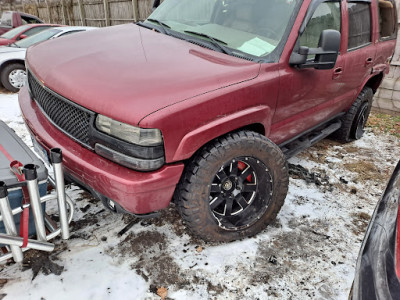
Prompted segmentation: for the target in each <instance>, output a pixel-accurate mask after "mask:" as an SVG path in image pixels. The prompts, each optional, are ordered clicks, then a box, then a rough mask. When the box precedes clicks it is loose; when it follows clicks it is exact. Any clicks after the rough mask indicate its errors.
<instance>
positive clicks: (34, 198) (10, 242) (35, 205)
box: [0, 148, 74, 262]
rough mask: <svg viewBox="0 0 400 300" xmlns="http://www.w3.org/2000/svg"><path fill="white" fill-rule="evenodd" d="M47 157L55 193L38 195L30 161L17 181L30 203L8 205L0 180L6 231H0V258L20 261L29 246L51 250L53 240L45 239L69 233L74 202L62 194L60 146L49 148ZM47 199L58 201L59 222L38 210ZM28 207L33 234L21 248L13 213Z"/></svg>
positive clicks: (66, 237) (33, 170)
mask: <svg viewBox="0 0 400 300" xmlns="http://www.w3.org/2000/svg"><path fill="white" fill-rule="evenodd" d="M50 159H51V163H52V167H53V170H54V179H53V178H52V177H51V176H49V177H48V182H49V183H50V184H51V185H53V187H54V188H55V189H56V194H55V195H46V196H43V197H40V195H39V187H38V180H37V171H36V166H35V165H33V164H27V165H25V166H24V168H23V172H24V175H25V181H24V182H22V183H20V184H19V186H20V187H22V186H25V185H26V186H27V189H28V192H29V199H30V203H27V204H23V205H21V207H17V208H14V209H11V207H10V202H9V199H8V188H9V187H7V185H6V184H5V183H4V182H3V181H0V213H1V215H0V221H3V223H4V227H5V230H6V234H4V233H0V243H2V244H5V245H7V246H6V248H7V250H8V251H7V252H6V253H4V254H2V255H1V256H0V262H1V261H5V260H8V259H10V258H13V259H14V261H15V262H21V261H22V260H23V252H24V251H26V250H29V249H36V250H41V251H47V252H51V251H53V250H54V244H53V243H50V242H49V240H51V239H53V238H55V237H56V236H58V235H60V234H61V238H62V239H64V240H66V239H68V238H69V237H70V232H69V223H70V222H71V221H72V217H73V212H74V205H73V202H72V200H71V199H70V198H69V197H68V195H66V194H65V184H64V173H63V167H62V151H61V149H59V148H53V149H51V150H50ZM51 200H57V203H58V211H59V218H60V221H59V223H60V224H59V226H57V224H56V223H55V222H54V221H53V220H52V219H51V218H50V217H49V216H48V215H47V214H46V213H44V212H43V211H42V203H44V202H47V201H51ZM67 206H68V209H67ZM29 207H31V208H32V213H33V218H34V223H35V229H36V237H37V238H36V239H28V241H27V244H26V247H24V248H22V245H23V244H24V238H23V237H20V236H19V235H18V233H17V227H16V224H15V222H14V215H17V214H20V213H22V212H23V211H24V209H25V208H29Z"/></svg>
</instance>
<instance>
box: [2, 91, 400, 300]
mask: <svg viewBox="0 0 400 300" xmlns="http://www.w3.org/2000/svg"><path fill="white" fill-rule="evenodd" d="M0 119H1V120H3V121H5V122H6V123H7V124H8V125H9V126H10V127H12V128H13V129H14V130H15V131H16V132H17V134H18V135H19V136H20V137H22V138H23V140H24V141H25V142H26V143H27V144H28V145H30V146H31V142H30V137H29V133H28V132H27V130H26V128H25V126H24V124H23V121H22V117H21V115H20V111H19V106H18V101H17V96H16V95H11V94H7V95H4V94H0ZM399 142H400V141H399V139H397V138H395V137H393V136H389V135H384V134H382V135H380V136H376V135H374V134H373V133H372V132H366V134H365V136H364V137H363V138H362V139H361V140H358V141H356V142H353V143H350V144H346V145H341V144H337V143H334V142H329V141H322V142H321V143H319V144H317V145H315V146H314V147H312V148H310V149H308V150H306V151H304V152H302V153H300V154H299V155H297V156H296V157H293V158H291V159H290V160H289V163H291V164H294V165H297V164H298V165H300V166H302V167H304V168H306V169H308V171H310V172H314V173H315V174H317V175H320V176H321V177H324V176H326V178H327V182H323V183H322V184H321V185H316V184H315V183H313V182H310V183H306V182H305V180H303V179H301V178H296V177H294V176H292V178H291V179H290V185H289V192H288V196H287V198H286V201H285V204H284V205H283V207H282V210H281V211H280V213H279V214H278V217H277V219H276V221H275V222H273V223H272V224H270V226H269V227H267V228H266V229H265V230H264V231H263V232H261V233H260V234H258V235H257V236H255V237H252V238H247V239H243V240H241V241H236V242H233V243H228V244H218V243H205V242H203V241H201V240H199V239H197V238H195V237H193V236H191V235H190V233H189V231H188V230H187V229H186V227H185V226H184V224H183V223H182V221H181V219H180V218H179V217H178V214H177V213H176V211H175V209H174V208H173V207H171V208H169V209H167V210H165V211H164V212H163V214H162V217H161V218H160V219H157V220H135V219H134V218H132V217H128V216H122V215H116V214H113V213H111V212H109V211H107V210H104V209H103V206H102V204H101V203H99V202H98V201H96V200H94V199H93V198H92V197H91V196H90V195H89V194H88V193H86V192H83V191H82V190H80V189H79V188H78V187H75V186H73V187H72V188H70V189H68V190H67V192H68V194H69V195H70V197H71V198H72V199H73V201H74V202H75V204H76V210H75V215H74V220H73V224H71V228H72V229H73V231H72V237H71V239H70V240H67V241H62V240H61V239H60V238H57V239H55V240H54V242H55V245H56V250H55V251H54V252H53V253H52V254H50V256H49V258H48V259H50V260H51V261H53V262H54V263H56V264H58V265H60V266H63V267H64V270H63V272H62V273H61V274H60V275H59V276H57V275H54V274H49V275H45V274H46V270H40V271H39V273H38V275H37V277H35V278H34V279H32V277H33V270H32V269H30V268H28V269H27V270H24V268H23V266H21V265H18V264H9V265H0V271H1V273H0V279H1V278H3V279H7V280H8V282H7V283H6V284H5V285H4V286H3V287H2V290H1V293H3V294H6V296H5V297H4V299H5V300H8V299H12V300H14V299H40V298H44V299H74V298H76V299H125V298H127V299H146V300H147V299H160V297H159V296H157V295H156V290H157V288H160V287H162V286H163V287H165V288H167V289H168V299H177V300H180V299H184V300H186V299H218V300H219V299H256V298H258V299H307V298H311V299H343V300H344V299H347V297H348V293H349V290H350V287H351V284H352V280H353V276H354V267H355V263H356V258H357V255H358V251H359V247H360V245H361V241H362V239H363V235H364V232H365V229H366V226H367V221H366V220H365V215H367V216H368V215H371V214H372V212H373V209H374V207H375V204H376V202H377V201H378V199H379V197H380V195H381V194H382V192H383V189H384V187H385V185H386V182H387V178H388V176H389V175H390V173H391V172H392V171H393V169H394V167H395V164H396V163H397V160H398V159H399V157H400V147H399ZM365 163H368V164H369V165H368V166H373V167H375V169H374V170H375V172H378V173H376V174H375V173H372V174H373V175H374V176H372V177H371V176H370V177H368V179H362V178H363V177H361V175H360V174H359V173H358V172H357V171H358V170H354V168H353V169H350V168H349V165H352V164H353V165H354V164H356V165H357V164H360V166H361V164H365ZM374 170H372V171H374ZM372 171H371V172H372ZM360 216H364V217H360ZM130 222H132V226H131V228H130V229H129V230H128V231H127V232H126V233H125V234H123V235H122V236H119V235H118V233H119V232H120V231H121V229H123V228H124V227H125V226H127V225H128V224H129V223H130Z"/></svg>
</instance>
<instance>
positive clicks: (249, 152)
mask: <svg viewBox="0 0 400 300" xmlns="http://www.w3.org/2000/svg"><path fill="white" fill-rule="evenodd" d="M237 158H238V163H239V164H240V163H242V162H241V161H240V160H243V161H244V160H246V159H247V161H246V162H248V163H249V164H250V162H251V163H252V164H253V165H255V168H254V170H257V172H254V173H252V174H254V178H257V176H258V178H260V182H259V183H258V184H259V185H257V191H256V192H251V193H253V195H255V196H254V198H253V199H254V200H253V202H251V201H250V202H249V203H250V204H248V206H247V207H246V206H245V207H244V208H243V206H242V205H240V206H241V207H242V210H241V211H242V214H244V215H246V216H247V217H246V218H245V220H246V221H247V219H248V218H253V216H254V220H251V222H249V225H247V224H245V225H243V224H242V225H241V226H240V227H237V228H236V227H234V226H235V225H233V227H232V226H231V227H229V228H223V227H221V222H219V221H218V220H217V217H216V214H215V212H214V211H212V209H211V202H210V201H211V200H210V198H212V196H211V193H212V189H211V186H212V185H213V186H215V185H216V184H215V183H213V182H214V181H213V180H215V178H220V177H216V176H217V173H218V174H220V172H221V170H223V168H224V166H225V165H226V164H228V163H229V162H233V164H234V163H235V160H236V159H237ZM242 164H243V163H242ZM230 166H231V170H232V169H233V167H232V164H231V165H230ZM261 167H263V168H264V169H262V170H265V171H264V173H263V171H260V170H261ZM248 168H250V166H249V165H247V167H246V169H243V171H239V172H243V173H241V175H240V176H242V175H244V173H245V171H246V170H248ZM256 168H257V169H256ZM252 170H253V169H252ZM267 175H268V176H267ZM240 176H239V175H238V177H240ZM244 176H247V174H246V175H244ZM229 178H230V177H229ZM241 178H246V180H248V178H249V177H243V176H242V177H241ZM250 178H251V177H250ZM266 178H268V180H265V182H264V181H263V180H261V179H266ZM240 180H241V179H240ZM254 180H256V179H254ZM232 181H234V180H232ZM237 182H239V181H237ZM264 183H265V184H264ZM246 184H247V183H246ZM288 184H289V175H288V166H287V162H286V158H285V156H284V155H283V153H282V151H281V150H280V149H279V147H278V146H276V145H275V144H274V143H273V142H271V141H270V140H269V139H267V138H266V137H265V136H263V135H260V134H258V133H254V132H252V131H238V132H235V133H230V134H227V135H226V136H224V137H221V138H218V139H216V140H214V141H213V142H211V143H209V144H208V145H206V146H204V147H203V148H202V149H200V150H199V152H198V153H197V154H196V155H195V156H194V157H193V158H192V159H191V160H190V162H189V163H188V164H187V165H186V167H185V171H184V174H183V176H182V178H181V180H180V182H179V184H178V188H177V193H176V204H177V206H178V210H179V212H180V214H181V216H182V218H183V219H184V221H185V222H186V225H187V226H188V227H189V229H190V230H191V231H192V232H193V233H194V234H195V235H197V236H199V237H200V238H202V239H204V240H206V241H218V242H229V241H233V240H237V239H241V238H244V237H248V236H252V235H255V234H257V233H259V232H260V231H262V230H263V229H265V228H266V226H267V225H268V224H270V223H271V222H272V221H273V220H274V219H275V218H276V216H277V214H278V212H279V211H280V209H281V207H282V205H283V203H284V200H285V197H286V194H287V191H288ZM237 185H239V183H237ZM253 185H254V184H253ZM220 186H222V183H221V184H220ZM267 186H268V187H269V188H268V194H267V195H268V197H260V195H263V194H265V191H266V189H267ZM224 187H225V185H224ZM220 188H221V193H223V191H224V190H223V189H222V187H220ZM242 188H243V186H242ZM237 189H240V187H237ZM242 192H243V194H245V193H246V188H243V190H242ZM254 193H255V194H254ZM245 195H246V194H245ZM235 197H236V196H235ZM267 202H268V204H267V205H265V206H262V205H261V206H260V209H259V210H256V208H257V206H255V205H256V203H261V204H264V203H267ZM238 203H239V202H237V203H236V204H235V205H236V206H237V205H238ZM226 205H227V204H225V209H224V214H225V212H226V210H227V206H226ZM251 205H253V206H251ZM230 207H231V208H230V210H232V204H231V205H230ZM245 209H251V210H245ZM244 212H245V213H244ZM258 214H262V215H258ZM229 215H230V214H229ZM239 216H240V215H239ZM255 216H257V218H256V217H255ZM237 218H238V217H237Z"/></svg>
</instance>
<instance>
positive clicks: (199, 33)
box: [184, 30, 232, 55]
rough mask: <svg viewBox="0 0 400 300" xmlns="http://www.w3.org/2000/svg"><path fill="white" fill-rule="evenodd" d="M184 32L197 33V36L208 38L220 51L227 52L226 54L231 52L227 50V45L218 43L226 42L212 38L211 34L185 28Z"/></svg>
mask: <svg viewBox="0 0 400 300" xmlns="http://www.w3.org/2000/svg"><path fill="white" fill-rule="evenodd" d="M184 32H185V33H189V34H193V35H198V36H202V37H205V38H207V39H209V40H210V41H211V44H212V45H213V46H215V47H216V48H218V49H219V50H220V51H221V52H222V53H225V54H228V55H231V54H232V51H231V50H229V49H228V48H227V47H224V46H222V45H221V44H220V43H222V44H225V45H228V44H227V43H226V42H224V41H222V40H220V39H217V38H214V37H212V36H210V35H208V34H206V33H201V32H197V31H191V30H185V31H184Z"/></svg>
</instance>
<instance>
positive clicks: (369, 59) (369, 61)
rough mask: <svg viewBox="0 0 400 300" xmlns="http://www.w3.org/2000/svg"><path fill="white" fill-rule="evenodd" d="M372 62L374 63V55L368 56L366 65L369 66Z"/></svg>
mask: <svg viewBox="0 0 400 300" xmlns="http://www.w3.org/2000/svg"><path fill="white" fill-rule="evenodd" d="M370 64H372V57H368V58H367V59H366V60H365V66H368V65H370Z"/></svg>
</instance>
